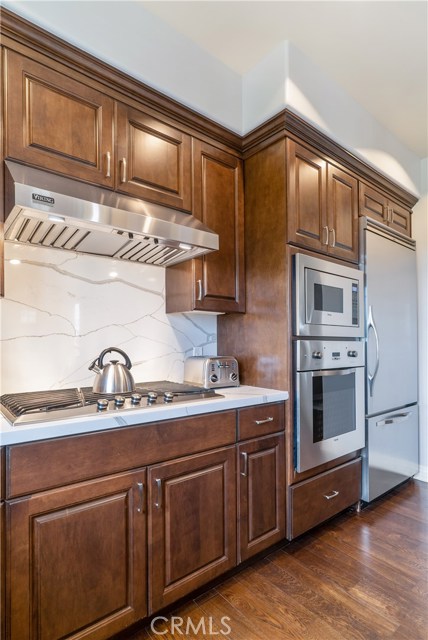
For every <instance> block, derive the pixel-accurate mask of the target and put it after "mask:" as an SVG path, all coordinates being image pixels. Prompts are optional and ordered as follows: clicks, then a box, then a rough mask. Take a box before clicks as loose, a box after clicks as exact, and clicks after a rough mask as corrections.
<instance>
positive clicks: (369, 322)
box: [367, 305, 379, 397]
mask: <svg viewBox="0 0 428 640" xmlns="http://www.w3.org/2000/svg"><path fill="white" fill-rule="evenodd" d="M370 329H372V331H373V334H374V337H375V344H376V364H375V368H374V371H373V373H370V371H369V368H368V366H367V380H368V383H369V392H370V397H373V385H374V381H375V378H376V374H377V371H378V369H379V336H378V333H377V329H376V324H375V321H374V317H373V307H372V306H371V305H370V306H369V314H368V319H367V347H368V339H369V331H370ZM367 361H368V358H367Z"/></svg>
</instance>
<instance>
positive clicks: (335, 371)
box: [311, 369, 356, 377]
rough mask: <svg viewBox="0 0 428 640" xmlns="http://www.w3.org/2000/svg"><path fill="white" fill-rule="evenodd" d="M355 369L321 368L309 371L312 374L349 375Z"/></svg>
mask: <svg viewBox="0 0 428 640" xmlns="http://www.w3.org/2000/svg"><path fill="white" fill-rule="evenodd" d="M355 372H356V369H322V370H321V371H311V373H312V376H313V377H315V376H349V375H350V374H351V373H355Z"/></svg>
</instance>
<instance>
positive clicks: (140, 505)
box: [137, 482, 144, 513]
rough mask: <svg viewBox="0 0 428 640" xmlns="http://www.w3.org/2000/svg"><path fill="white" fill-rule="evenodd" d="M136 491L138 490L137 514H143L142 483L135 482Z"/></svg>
mask: <svg viewBox="0 0 428 640" xmlns="http://www.w3.org/2000/svg"><path fill="white" fill-rule="evenodd" d="M137 490H138V507H137V513H143V507H144V484H143V483H142V482H137Z"/></svg>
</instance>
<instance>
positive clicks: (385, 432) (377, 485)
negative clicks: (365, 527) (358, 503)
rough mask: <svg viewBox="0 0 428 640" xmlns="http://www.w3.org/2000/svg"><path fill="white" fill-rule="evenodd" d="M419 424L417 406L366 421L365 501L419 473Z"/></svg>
mask: <svg viewBox="0 0 428 640" xmlns="http://www.w3.org/2000/svg"><path fill="white" fill-rule="evenodd" d="M418 423H419V421H418V406H417V405H412V406H410V407H406V408H405V409H400V410H399V411H393V412H389V413H386V414H382V415H378V416H375V417H373V418H370V419H368V420H367V422H366V430H367V443H368V446H367V448H366V449H365V450H364V451H363V456H362V458H363V475H362V495H361V497H362V499H363V500H365V501H366V502H370V501H371V500H374V499H375V498H377V497H378V496H381V495H382V494H383V493H385V492H386V491H388V490H389V489H391V488H392V487H395V486H396V485H398V484H400V483H401V482H404V481H405V480H407V479H408V478H411V477H412V476H414V475H415V473H417V472H418V447H419V443H418V438H419V429H418Z"/></svg>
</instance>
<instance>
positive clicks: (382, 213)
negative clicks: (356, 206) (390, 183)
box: [360, 182, 412, 236]
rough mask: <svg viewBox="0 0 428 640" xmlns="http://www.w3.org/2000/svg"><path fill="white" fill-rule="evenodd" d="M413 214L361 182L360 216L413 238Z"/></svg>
mask: <svg viewBox="0 0 428 640" xmlns="http://www.w3.org/2000/svg"><path fill="white" fill-rule="evenodd" d="M411 213H412V212H411V210H410V209H408V208H406V207H404V206H403V205H401V204H398V202H395V201H394V200H391V198H389V197H387V196H386V195H384V194H383V193H381V192H380V191H377V190H376V189H373V187H369V186H368V185H366V184H364V183H363V182H360V215H362V216H367V217H368V218H373V219H374V220H377V221H378V222H382V223H383V224H386V225H388V227H391V228H392V229H395V231H399V232H400V233H403V234H404V235H406V236H411Z"/></svg>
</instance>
